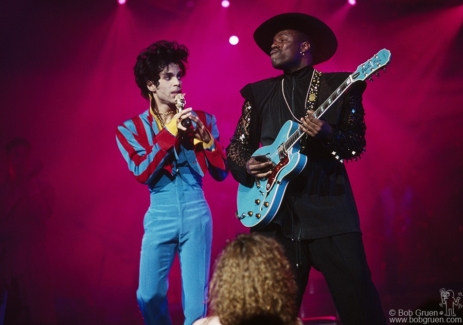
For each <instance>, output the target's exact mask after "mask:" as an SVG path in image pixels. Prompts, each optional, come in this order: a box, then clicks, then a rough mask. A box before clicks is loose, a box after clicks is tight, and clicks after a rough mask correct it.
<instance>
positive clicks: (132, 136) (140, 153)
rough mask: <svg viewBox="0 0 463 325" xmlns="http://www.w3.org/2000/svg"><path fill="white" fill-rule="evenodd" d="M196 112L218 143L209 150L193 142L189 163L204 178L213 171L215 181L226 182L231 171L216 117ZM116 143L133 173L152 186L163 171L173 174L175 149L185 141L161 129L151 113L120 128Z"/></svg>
mask: <svg viewBox="0 0 463 325" xmlns="http://www.w3.org/2000/svg"><path fill="white" fill-rule="evenodd" d="M192 113H193V114H195V115H197V116H198V117H199V118H200V120H201V121H202V122H203V123H204V125H205V126H206V128H207V129H208V130H209V132H210V133H211V135H212V137H213V138H214V141H213V144H212V146H210V147H209V148H207V149H205V148H203V144H202V143H201V142H200V143H197V144H195V145H193V140H191V148H192V150H186V155H187V159H188V163H189V164H190V166H191V167H192V168H193V169H194V170H195V171H196V172H197V173H198V174H200V175H201V176H204V175H205V174H206V172H207V171H209V173H210V174H211V176H212V177H213V178H214V179H215V180H217V181H222V180H224V179H225V178H226V177H227V175H228V169H227V167H226V164H225V160H226V157H225V153H224V150H223V148H222V146H221V145H220V143H219V141H218V140H219V131H218V128H217V122H216V119H215V116H214V115H211V114H209V113H206V112H203V111H195V112H192ZM116 140H117V144H118V147H119V150H120V151H121V153H122V155H123V156H124V159H125V160H126V161H127V163H128V167H129V170H130V171H131V172H132V174H133V175H134V176H135V178H136V179H137V180H138V181H139V182H140V183H143V184H148V183H150V181H151V180H152V179H154V178H155V177H156V175H157V174H158V173H159V171H161V170H162V169H165V170H167V171H169V172H170V173H172V160H173V158H174V154H173V149H174V147H178V146H179V145H180V141H181V139H180V138H179V137H176V136H174V135H172V134H171V133H170V132H169V131H168V130H167V129H165V128H164V129H161V130H160V129H159V127H158V125H157V124H156V121H155V119H154V118H153V116H152V115H151V114H150V113H149V110H147V111H145V112H144V113H142V114H140V115H138V116H136V117H134V118H132V119H130V120H127V121H126V122H124V123H123V124H121V125H119V126H118V127H117V131H116Z"/></svg>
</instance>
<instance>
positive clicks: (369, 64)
mask: <svg viewBox="0 0 463 325" xmlns="http://www.w3.org/2000/svg"><path fill="white" fill-rule="evenodd" d="M390 60H391V51H389V50H386V49H382V50H381V51H379V52H378V53H376V54H375V55H374V56H373V57H372V58H371V59H369V60H368V61H366V62H364V63H362V64H361V65H359V66H358V67H357V70H355V72H354V73H352V75H351V77H352V80H353V81H358V80H362V81H364V80H365V79H367V78H370V77H371V75H372V74H373V73H375V72H378V71H379V70H381V69H383V68H384V67H385V66H386V65H387V64H388V63H389V61H390Z"/></svg>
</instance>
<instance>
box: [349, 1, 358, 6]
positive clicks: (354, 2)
mask: <svg viewBox="0 0 463 325" xmlns="http://www.w3.org/2000/svg"><path fill="white" fill-rule="evenodd" d="M347 2H348V3H349V4H350V5H351V6H355V5H356V4H357V1H356V0H348V1H347Z"/></svg>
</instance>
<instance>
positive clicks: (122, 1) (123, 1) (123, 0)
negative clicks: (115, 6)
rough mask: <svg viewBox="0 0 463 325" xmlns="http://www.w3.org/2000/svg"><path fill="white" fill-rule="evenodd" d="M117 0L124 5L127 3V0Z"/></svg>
mask: <svg viewBox="0 0 463 325" xmlns="http://www.w3.org/2000/svg"><path fill="white" fill-rule="evenodd" d="M117 2H119V4H120V5H123V4H124V3H125V0H117Z"/></svg>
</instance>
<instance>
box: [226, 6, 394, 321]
mask: <svg viewBox="0 0 463 325" xmlns="http://www.w3.org/2000/svg"><path fill="white" fill-rule="evenodd" d="M254 40H255V41H256V43H257V45H258V46H259V47H260V48H261V49H262V50H263V51H264V52H265V53H266V54H267V55H269V56H270V59H271V62H272V66H273V67H274V68H275V69H279V70H282V71H283V74H282V75H280V76H278V77H275V78H268V79H265V80H261V81H258V82H254V83H251V84H248V85H246V86H245V87H244V88H243V89H242V90H241V95H242V96H243V97H244V105H243V109H242V115H241V117H240V120H239V122H238V125H237V127H236V130H235V133H234V135H233V137H232V139H231V142H230V145H229V147H228V148H227V157H228V165H229V168H230V171H231V173H232V175H233V177H234V178H235V179H236V180H237V181H238V182H240V183H241V184H242V185H244V186H248V187H251V186H252V185H253V184H254V183H255V182H256V179H262V178H265V177H268V176H269V175H271V173H272V169H273V162H272V161H271V160H270V159H262V158H265V157H253V153H254V152H255V151H256V150H257V149H258V148H259V146H260V145H262V146H269V145H272V144H273V143H274V142H275V139H276V138H277V136H278V133H279V131H280V129H281V128H282V126H283V124H284V123H285V122H286V121H288V120H292V121H294V122H295V123H297V124H298V125H299V128H300V130H301V131H302V132H303V133H302V134H304V137H303V138H302V146H301V154H303V155H304V156H306V157H307V163H306V164H305V166H304V167H303V168H302V167H301V172H300V174H299V175H298V176H297V177H295V178H294V179H293V180H292V181H291V182H290V183H289V185H288V187H287V189H286V193H285V196H284V198H283V200H282V202H281V206H280V208H279V211H278V212H277V213H276V215H275V216H274V218H273V219H272V221H271V222H270V223H269V224H268V225H266V226H265V227H260V228H259V229H257V228H258V227H256V228H254V229H252V230H251V231H258V232H260V233H262V234H266V235H267V236H270V237H273V238H276V239H277V240H278V241H279V242H280V243H281V244H282V245H283V247H284V249H285V252H286V254H287V257H288V259H289V261H290V263H291V265H292V266H293V270H294V272H295V277H296V283H297V285H298V294H297V306H298V307H299V306H300V305H301V303H302V297H303V294H304V291H305V288H306V286H307V282H308V275H309V272H310V269H311V268H312V267H314V268H315V269H317V270H319V271H321V273H322V274H323V275H324V277H325V279H326V281H327V284H328V287H329V289H330V291H331V295H332V297H333V300H334V303H335V305H336V308H337V311H338V313H339V316H340V318H341V321H342V322H343V324H345V325H349V324H353V325H361V324H363V325H372V324H375V325H381V324H385V323H386V320H385V317H384V313H383V311H382V308H381V303H380V300H379V296H378V293H377V291H376V288H375V286H374V284H373V282H372V280H371V274H370V270H369V267H368V265H367V261H366V257H365V252H364V247H363V242H362V235H361V232H360V224H359V216H358V212H357V208H356V204H355V200H354V195H353V193H352V189H351V186H350V183H349V179H348V176H347V172H346V168H345V166H344V164H343V161H347V160H352V159H356V158H358V157H359V156H360V155H361V154H362V153H363V152H364V148H365V130H366V127H365V122H364V109H363V105H362V93H363V91H364V90H365V87H366V84H365V83H364V82H363V81H362V82H359V83H356V84H354V85H353V86H352V87H351V88H350V89H349V90H347V91H346V92H345V93H342V94H340V96H339V98H338V99H337V100H336V101H334V103H332V105H331V107H330V108H329V110H328V111H327V112H326V113H325V114H324V115H323V117H322V118H321V119H318V118H316V117H314V116H313V113H314V109H315V108H317V107H319V106H320V105H321V104H322V103H324V102H325V100H328V98H330V100H331V97H330V95H331V94H332V93H334V92H335V91H336V90H337V89H338V87H339V86H340V85H341V84H342V83H343V82H344V81H345V80H347V78H348V76H349V75H350V74H349V73H347V72H339V73H322V72H320V71H317V70H315V69H314V68H313V65H316V64H319V63H321V62H324V61H326V60H328V59H329V58H331V57H332V56H333V55H334V53H335V51H336V48H337V40H336V36H335V35H334V33H333V31H332V30H331V29H330V28H329V27H328V26H327V25H326V24H325V23H324V22H322V21H321V20H319V19H317V18H315V17H313V16H309V15H306V14H302V13H286V14H281V15H277V16H275V17H273V18H270V19H268V20H267V21H265V22H264V23H262V24H261V25H260V26H259V27H258V28H257V29H256V30H255V32H254ZM338 90H339V89H338ZM256 201H257V200H256ZM239 217H241V216H239ZM243 218H246V216H243Z"/></svg>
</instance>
